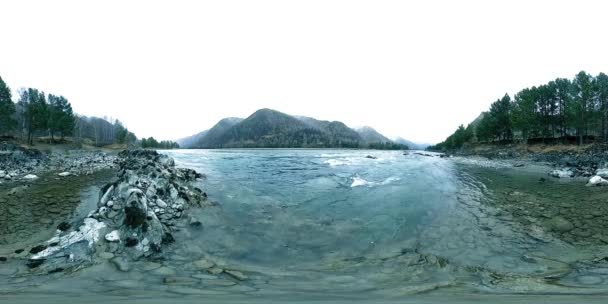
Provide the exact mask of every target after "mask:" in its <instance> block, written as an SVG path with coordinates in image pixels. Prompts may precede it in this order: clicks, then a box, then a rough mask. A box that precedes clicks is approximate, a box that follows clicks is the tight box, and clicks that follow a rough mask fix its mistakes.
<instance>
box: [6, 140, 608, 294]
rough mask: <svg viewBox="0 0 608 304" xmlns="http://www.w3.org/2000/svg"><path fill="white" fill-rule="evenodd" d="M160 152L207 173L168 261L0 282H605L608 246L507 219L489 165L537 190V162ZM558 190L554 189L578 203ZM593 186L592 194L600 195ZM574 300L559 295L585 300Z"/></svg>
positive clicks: (548, 289) (481, 289) (320, 286)
mask: <svg viewBox="0 0 608 304" xmlns="http://www.w3.org/2000/svg"><path fill="white" fill-rule="evenodd" d="M162 153H166V154H168V155H169V156H171V157H173V158H174V159H175V160H176V164H177V165H178V166H183V167H188V168H192V169H195V170H197V171H199V172H202V173H204V174H206V175H207V178H206V179H205V180H203V181H201V185H200V186H201V188H203V190H205V191H206V192H207V194H208V195H209V200H210V201H212V202H214V204H213V206H212V207H206V208H202V209H194V210H191V212H192V215H194V216H195V217H196V219H198V220H199V221H200V222H201V223H202V227H196V228H192V227H184V229H182V230H181V231H180V232H179V233H176V242H175V244H174V245H172V246H171V247H170V248H168V249H167V250H166V252H165V255H166V259H163V260H161V261H155V263H153V264H155V265H157V266H156V268H155V266H154V265H152V266H150V263H148V264H145V263H142V264H136V265H134V267H133V270H131V271H130V272H127V273H123V272H119V271H117V270H115V268H114V267H113V266H112V265H110V263H109V262H106V263H98V264H97V265H95V266H93V267H89V268H87V269H83V270H81V271H78V272H75V273H71V274H54V275H53V276H50V275H49V276H48V277H44V278H36V279H28V280H27V282H30V283H29V285H27V286H26V287H23V285H22V284H24V283H23V282H26V280H22V281H16V280H13V281H10V280H9V281H5V282H9V283H8V284H13V285H12V286H14V287H15V290H19V291H18V292H15V293H14V294H12V293H7V294H5V295H13V296H15V297H16V298H18V296H19V295H24V294H29V295H32V296H35V295H40V294H48V293H55V294H58V295H65V296H74V295H80V296H93V297H95V296H101V295H103V296H111V297H117V298H113V299H115V300H120V299H121V298H120V297H127V296H128V297H138V298H141V299H147V300H159V299H165V298H172V299H174V300H183V301H196V299H200V298H201V297H205V298H213V299H214V301H218V302H219V301H226V302H229V301H233V300H234V301H238V300H240V299H241V300H242V299H248V300H249V301H253V300H254V299H273V300H291V301H292V300H311V299H312V300H315V299H316V300H320V299H324V300H328V299H329V300H333V301H338V300H344V299H347V300H354V299H358V300H361V299H365V300H368V301H372V302H374V301H380V300H408V301H413V302H416V301H418V300H422V299H424V298H420V297H421V296H424V297H430V298H432V299H441V301H442V302H450V300H453V301H454V302H458V299H463V297H467V296H471V295H476V296H482V297H490V298H489V299H495V298H494V297H500V298H501V299H503V300H507V299H513V298H509V297H513V295H538V294H542V295H546V294H554V295H558V294H568V295H570V297H572V294H575V295H593V297H592V298H585V299H586V300H587V301H591V300H597V299H599V297H601V295H602V294H604V293H605V292H606V290H608V289H607V287H608V265H605V263H606V262H608V261H601V260H598V252H606V247H605V246H602V245H593V244H590V245H588V246H585V247H582V248H581V247H580V246H578V247H577V246H574V245H573V244H571V243H569V242H566V241H564V240H562V239H560V238H559V237H556V235H554V234H552V233H550V232H549V231H545V230H543V229H542V225H541V226H538V225H526V224H525V223H522V222H521V221H517V220H515V219H514V218H513V216H511V215H510V214H508V213H506V212H505V210H502V209H501V207H500V206H501V205H500V202H497V200H500V199H502V196H500V194H503V193H506V191H507V189H506V187H507V186H506V185H504V187H505V188H501V187H503V184H504V183H503V182H499V183H496V182H494V183H491V182H488V178H489V179H493V178H492V176H493V175H496V176H498V175H504V174H513V177H514V178H515V180H516V181H520V182H521V183H522V185H528V184H530V185H531V186H530V187H534V189H535V190H534V191H538V189H539V187H542V186H539V185H532V184H531V183H529V182H528V180H530V181H532V180H534V181H535V180H537V179H538V178H539V177H542V176H545V175H546V172H543V171H542V170H536V169H534V168H532V167H531V168H529V169H527V171H526V170H520V171H517V170H513V169H512V168H507V166H504V167H500V166H490V168H486V167H484V166H481V165H480V164H477V163H473V162H470V161H465V160H460V161H459V160H454V159H449V158H439V157H430V156H424V155H419V154H416V153H405V154H404V153H403V152H399V151H362V150H309V149H304V150H297V149H285V150H282V149H269V150H263V149H256V150H175V151H163V152H162ZM480 170H481V171H480ZM509 172H511V173H509ZM482 177H483V178H482ZM549 182H550V183H553V184H551V185H552V187H559V189H568V187H573V188H572V189H574V187H576V189H583V190H580V191H591V190H587V189H585V188H584V187H583V186H582V185H580V183H579V184H576V183H575V184H572V183H569V184H563V185H560V184H555V183H554V182H553V181H549ZM497 184H498V185H497ZM510 186H512V185H510ZM522 187H523V186H522ZM552 189H553V188H552ZM541 191H542V190H541ZM565 192H566V194H565V195H563V196H560V199H562V200H572V199H576V198H573V197H569V196H568V194H567V193H568V191H565ZM594 193H595V194H594ZM594 193H591V194H590V195H592V194H593V195H603V194H602V193H599V192H597V191H596V192H594ZM577 195H581V194H580V193H577ZM582 195H586V192H584V193H583V194H582ZM532 221H533V222H534V219H532ZM201 258H205V259H207V260H210V261H213V262H214V263H215V264H218V265H221V266H222V267H223V268H224V269H233V270H237V271H240V272H242V273H244V274H245V275H246V276H247V279H246V280H243V281H239V280H234V278H231V277H227V276H225V275H219V276H213V275H209V274H206V273H202V272H201V271H200V270H196V269H194V268H193V267H192V266H191V262H192V261H194V260H198V259H201ZM594 258H595V261H592V260H593V259H594ZM581 261H584V262H581ZM158 265H163V266H162V267H161V269H164V271H159V270H158ZM4 273H5V274H7V273H8V272H6V271H5V272H4ZM167 275H174V276H175V275H177V276H180V277H190V278H195V280H194V281H189V280H182V281H179V280H178V281H177V282H173V283H175V284H171V282H169V283H168V282H167V281H166V280H164V278H166V276H167ZM0 276H1V274H0ZM180 282H181V283H180ZM7 286H8V285H7ZM5 287H6V286H5ZM4 290H6V288H5V289H4ZM433 297H434V298H433ZM577 297H578V298H576V297H575V298H568V301H571V300H573V299H583V298H582V296H577ZM486 299H488V298H486ZM543 299H547V298H543ZM561 299H565V298H561ZM515 300H517V301H519V300H521V299H519V298H515ZM522 301H525V300H522ZM161 302H162V301H161ZM464 302H466V301H464Z"/></svg>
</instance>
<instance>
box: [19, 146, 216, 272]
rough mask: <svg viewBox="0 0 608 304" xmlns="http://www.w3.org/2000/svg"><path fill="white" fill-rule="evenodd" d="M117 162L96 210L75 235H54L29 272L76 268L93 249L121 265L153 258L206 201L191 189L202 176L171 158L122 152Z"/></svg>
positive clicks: (196, 191)
mask: <svg viewBox="0 0 608 304" xmlns="http://www.w3.org/2000/svg"><path fill="white" fill-rule="evenodd" d="M117 163H118V166H119V169H120V170H119V173H118V179H117V180H116V181H115V182H113V183H110V184H107V185H106V186H105V187H103V188H102V190H101V193H100V196H99V201H98V205H97V206H98V208H97V209H96V210H93V211H91V213H90V214H89V216H88V217H87V218H86V219H85V220H84V223H83V225H82V226H81V227H80V228H79V229H78V230H77V231H71V232H69V231H66V232H58V235H57V236H56V237H55V238H53V239H51V240H49V241H48V242H47V244H55V246H49V247H47V248H46V249H44V250H42V251H41V252H39V253H37V254H35V255H34V256H32V257H31V258H30V260H29V263H30V264H29V265H30V267H32V268H41V267H40V266H41V265H44V266H45V267H44V268H45V271H49V270H52V269H53V268H61V269H65V268H66V267H73V266H76V265H81V264H82V263H84V262H87V261H91V259H92V256H93V253H94V251H95V250H96V249H97V250H103V251H106V252H109V253H112V254H113V255H118V256H121V260H124V259H138V258H141V257H144V256H150V255H153V254H155V253H158V252H160V251H161V248H162V246H163V245H164V244H166V243H169V242H172V241H173V236H172V234H171V233H172V229H173V227H174V226H175V224H176V223H177V221H178V220H180V219H181V218H183V217H184V213H185V212H186V210H187V209H188V208H189V207H191V206H202V205H203V203H204V202H205V201H206V196H207V195H206V194H205V193H204V192H203V191H202V190H201V189H199V188H197V187H195V186H194V185H193V182H195V181H196V180H197V179H200V178H202V177H203V175H201V174H199V173H197V172H196V171H194V170H191V169H185V168H176V167H175V163H174V161H173V159H172V158H169V157H167V156H165V155H160V154H158V153H157V152H156V151H151V150H134V151H123V152H121V153H120V154H119V159H118V161H117ZM101 236H103V237H101ZM101 239H103V240H105V242H100V240H101ZM41 261H42V262H41ZM45 261H47V262H45ZM43 262H45V263H43ZM51 262H52V263H51Z"/></svg>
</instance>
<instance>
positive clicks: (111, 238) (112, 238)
mask: <svg viewBox="0 0 608 304" xmlns="http://www.w3.org/2000/svg"><path fill="white" fill-rule="evenodd" d="M105 239H106V241H108V242H118V241H120V233H119V232H118V230H113V231H112V232H110V233H108V234H106V236H105Z"/></svg>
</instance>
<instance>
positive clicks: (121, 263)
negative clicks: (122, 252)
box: [110, 257, 131, 272]
mask: <svg viewBox="0 0 608 304" xmlns="http://www.w3.org/2000/svg"><path fill="white" fill-rule="evenodd" d="M110 262H112V264H114V266H116V269H118V270H120V271H124V272H127V271H129V270H131V265H129V262H127V261H126V260H125V259H123V258H122V257H114V258H113V259H111V260H110Z"/></svg>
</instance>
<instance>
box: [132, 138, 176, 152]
mask: <svg viewBox="0 0 608 304" xmlns="http://www.w3.org/2000/svg"><path fill="white" fill-rule="evenodd" d="M140 144H141V147H142V148H144V149H145V148H153V149H179V144H177V143H176V142H174V141H170V140H161V141H157V140H156V139H155V138H154V137H148V138H142V139H141V141H140Z"/></svg>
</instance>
